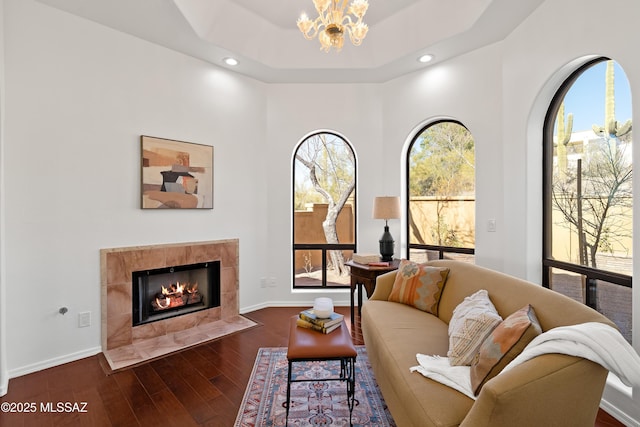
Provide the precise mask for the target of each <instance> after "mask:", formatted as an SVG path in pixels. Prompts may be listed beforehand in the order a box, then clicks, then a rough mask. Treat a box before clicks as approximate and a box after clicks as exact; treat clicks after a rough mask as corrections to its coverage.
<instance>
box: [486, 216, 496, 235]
mask: <svg viewBox="0 0 640 427" xmlns="http://www.w3.org/2000/svg"><path fill="white" fill-rule="evenodd" d="M487 231H489V232H491V233H494V232H495V231H496V220H495V219H490V220H489V221H487Z"/></svg>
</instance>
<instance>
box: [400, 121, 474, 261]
mask: <svg viewBox="0 0 640 427" xmlns="http://www.w3.org/2000/svg"><path fill="white" fill-rule="evenodd" d="M407 160H408V165H407V174H408V179H407V182H408V200H409V209H408V227H409V230H408V236H409V249H410V257H411V258H412V259H415V260H418V261H423V260H426V259H432V258H434V257H435V258H439V257H442V256H443V254H442V255H440V254H439V252H440V251H444V252H447V256H446V257H447V258H460V259H464V260H472V259H473V257H472V254H473V248H474V246H475V143H474V140H473V137H472V135H471V133H470V132H469V131H468V130H467V128H466V127H464V126H463V125H462V124H460V123H458V122H454V121H440V122H436V123H433V124H430V125H428V126H427V127H425V128H424V129H423V130H422V131H421V132H420V133H419V134H418V135H417V136H416V137H415V139H414V140H413V142H412V143H411V146H410V149H409V153H408V157H407Z"/></svg>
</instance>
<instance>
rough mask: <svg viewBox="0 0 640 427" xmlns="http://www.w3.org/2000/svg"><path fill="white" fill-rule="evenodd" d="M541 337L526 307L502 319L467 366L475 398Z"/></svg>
mask: <svg viewBox="0 0 640 427" xmlns="http://www.w3.org/2000/svg"><path fill="white" fill-rule="evenodd" d="M541 333H542V328H541V327H540V323H539V322H538V318H537V317H536V314H535V312H534V310H533V307H531V305H530V304H528V305H526V306H524V307H523V308H521V309H520V310H518V311H516V312H515V313H513V314H511V315H510V316H509V317H507V318H506V319H504V320H503V321H502V322H501V323H500V324H499V325H498V326H497V327H496V328H495V329H494V330H493V332H491V334H490V335H489V336H488V337H487V338H486V339H485V340H484V342H483V343H482V345H481V346H480V350H479V351H478V353H477V354H476V356H475V358H474V360H473V362H472V364H471V389H472V390H473V392H474V393H475V394H476V395H478V393H480V389H481V388H482V386H483V385H484V384H485V383H486V382H487V381H489V380H490V379H491V378H493V377H495V376H496V375H498V374H499V373H500V371H502V369H504V367H505V366H507V365H508V364H509V362H511V361H512V360H513V359H514V358H515V357H516V356H517V355H518V354H520V353H521V352H522V350H524V348H525V347H526V346H527V344H529V343H530V342H531V340H533V339H534V338H535V337H536V336H538V335H540V334H541Z"/></svg>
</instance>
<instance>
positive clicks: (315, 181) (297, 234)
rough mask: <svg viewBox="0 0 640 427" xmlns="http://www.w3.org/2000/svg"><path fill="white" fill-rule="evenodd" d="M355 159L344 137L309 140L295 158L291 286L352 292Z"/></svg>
mask: <svg viewBox="0 0 640 427" xmlns="http://www.w3.org/2000/svg"><path fill="white" fill-rule="evenodd" d="M355 202H356V159H355V154H354V152H353V149H352V148H351V145H349V143H348V142H347V141H346V140H345V139H344V138H343V137H341V136H340V135H338V134H336V133H332V132H317V133H314V134H311V135H309V136H307V137H306V138H305V139H304V140H303V141H302V142H301V143H300V144H299V145H298V147H297V148H296V150H295V152H294V155H293V287H294V288H322V287H333V288H335V287H340V288H342V287H350V283H351V282H350V276H349V271H348V268H347V267H346V266H345V264H344V263H345V261H346V260H348V259H349V258H351V254H352V253H353V252H354V251H355V248H356V246H355V245H356V203H355Z"/></svg>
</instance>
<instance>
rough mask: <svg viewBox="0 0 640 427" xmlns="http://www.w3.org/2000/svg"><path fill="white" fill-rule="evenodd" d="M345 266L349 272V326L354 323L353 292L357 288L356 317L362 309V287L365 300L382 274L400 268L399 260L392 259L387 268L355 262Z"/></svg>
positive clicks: (349, 262)
mask: <svg viewBox="0 0 640 427" xmlns="http://www.w3.org/2000/svg"><path fill="white" fill-rule="evenodd" d="M345 265H348V266H349V269H350V270H351V325H353V322H354V318H353V317H354V305H355V303H354V295H353V294H354V292H355V290H356V287H357V288H358V316H359V315H360V309H361V308H362V285H364V288H365V289H366V291H367V298H369V297H371V294H373V290H374V289H375V288H376V279H377V277H378V276H380V275H381V274H384V273H388V272H390V271H393V270H397V269H398V267H399V266H400V260H399V259H394V260H393V261H390V262H389V266H388V267H373V266H370V265H367V264H358V263H357V262H353V261H347V262H346V263H345Z"/></svg>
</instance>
